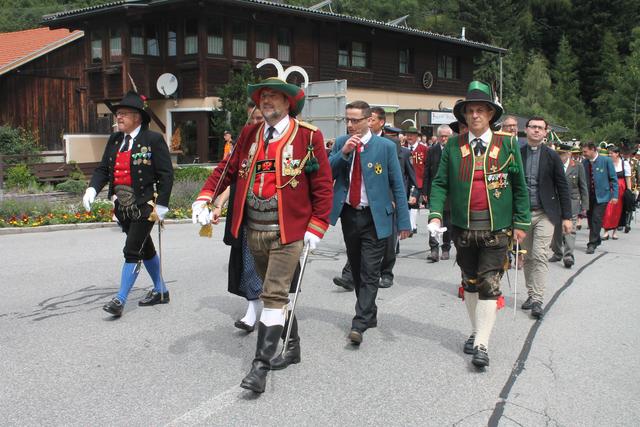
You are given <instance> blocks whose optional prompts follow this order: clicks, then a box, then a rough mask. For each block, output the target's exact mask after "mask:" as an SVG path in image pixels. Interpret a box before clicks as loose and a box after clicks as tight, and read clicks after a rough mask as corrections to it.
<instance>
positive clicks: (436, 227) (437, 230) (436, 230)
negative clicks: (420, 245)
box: [427, 221, 447, 238]
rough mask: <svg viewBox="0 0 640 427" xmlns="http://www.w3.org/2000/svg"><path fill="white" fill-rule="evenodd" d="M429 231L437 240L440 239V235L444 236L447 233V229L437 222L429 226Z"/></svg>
mask: <svg viewBox="0 0 640 427" xmlns="http://www.w3.org/2000/svg"><path fill="white" fill-rule="evenodd" d="M427 229H428V230H429V234H430V235H431V236H433V237H436V238H437V237H438V235H439V234H442V233H444V232H445V231H447V227H440V224H439V223H438V222H435V221H434V222H430V223H429V224H427Z"/></svg>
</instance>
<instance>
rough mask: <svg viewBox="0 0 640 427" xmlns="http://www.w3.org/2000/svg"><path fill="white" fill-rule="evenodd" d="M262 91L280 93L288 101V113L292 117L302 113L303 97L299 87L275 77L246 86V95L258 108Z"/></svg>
mask: <svg viewBox="0 0 640 427" xmlns="http://www.w3.org/2000/svg"><path fill="white" fill-rule="evenodd" d="M264 89H272V90H275V91H278V92H282V93H283V94H284V95H285V96H286V97H287V99H288V100H289V111H290V112H291V113H292V114H293V115H298V114H300V112H301V111H302V107H303V106H304V99H305V95H304V90H302V88H301V87H298V86H296V85H294V84H292V83H287V82H286V81H284V80H281V79H279V78H277V77H269V78H267V79H265V80H263V81H261V82H260V83H256V84H250V85H249V86H247V93H248V94H249V98H251V99H252V100H253V102H255V103H256V105H258V106H259V105H260V93H261V92H262V91H263V90H264Z"/></svg>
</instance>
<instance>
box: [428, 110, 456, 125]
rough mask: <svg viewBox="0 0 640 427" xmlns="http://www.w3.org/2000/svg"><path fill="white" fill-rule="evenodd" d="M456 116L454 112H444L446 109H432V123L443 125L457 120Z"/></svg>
mask: <svg viewBox="0 0 640 427" xmlns="http://www.w3.org/2000/svg"><path fill="white" fill-rule="evenodd" d="M456 120H457V119H456V116H454V115H453V113H449V112H444V111H432V112H431V124H432V125H442V124H445V123H446V124H449V123H451V122H455V121H456Z"/></svg>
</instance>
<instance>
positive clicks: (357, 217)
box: [329, 101, 411, 345]
mask: <svg viewBox="0 0 640 427" xmlns="http://www.w3.org/2000/svg"><path fill="white" fill-rule="evenodd" d="M370 115H371V110H370V107H369V104H367V103H366V102H364V101H354V102H351V103H349V104H348V105H347V107H346V115H345V120H346V121H347V132H348V133H349V134H348V135H345V136H341V137H339V138H337V139H336V143H335V144H334V146H333V149H332V151H331V156H330V157H329V163H330V164H331V170H332V172H333V179H334V185H333V190H334V192H333V208H332V210H331V224H333V225H335V224H336V223H337V221H338V218H340V222H341V224H342V233H343V236H344V242H345V246H346V248H347V258H348V260H349V263H350V264H351V268H352V274H353V282H354V285H355V291H356V297H357V302H356V315H355V317H354V318H353V321H352V323H351V331H350V332H349V339H350V340H351V342H352V343H354V344H356V345H359V344H360V343H361V342H362V334H363V333H364V332H365V331H366V330H367V329H368V328H372V327H375V326H377V323H378V319H377V311H378V308H377V307H376V303H375V300H376V296H377V293H378V282H379V276H378V274H379V272H380V265H381V262H382V258H383V256H384V252H385V248H386V247H387V238H388V237H389V236H390V235H391V234H392V233H394V232H395V228H394V224H393V223H394V220H396V221H397V223H396V226H397V229H398V230H399V233H400V239H404V238H406V237H408V236H409V233H410V230H411V223H410V221H409V208H408V205H407V196H406V193H405V191H404V188H403V187H404V183H403V179H402V175H401V174H400V162H399V161H398V154H397V149H396V147H395V144H394V143H393V142H391V141H390V140H388V139H386V138H382V137H379V136H377V135H373V134H372V133H371V130H370V129H369V123H368V121H369V116H370ZM394 213H395V214H396V215H394Z"/></svg>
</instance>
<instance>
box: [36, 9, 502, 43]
mask: <svg viewBox="0 0 640 427" xmlns="http://www.w3.org/2000/svg"><path fill="white" fill-rule="evenodd" d="M182 2H184V0H124V1H116V2H111V3H106V4H103V5H100V6H92V7H86V8H83V9H77V10H71V11H66V12H60V13H56V14H52V15H46V16H44V17H43V18H42V22H41V23H42V25H45V26H49V27H52V28H60V27H64V26H65V25H68V24H69V23H71V22H77V21H78V20H79V19H81V18H85V17H94V16H97V15H101V14H105V13H110V12H113V11H116V10H120V9H127V8H131V7H136V8H138V7H156V6H162V5H169V4H172V3H182ZM202 3H203V4H204V3H227V4H233V5H235V6H245V7H252V8H256V9H262V10H269V11H275V12H280V13H283V12H284V13H290V14H293V15H297V16H300V17H306V18H310V19H318V20H325V21H330V22H336V23H341V22H347V23H351V24H356V25H362V26H366V27H369V28H376V29H380V30H385V31H390V32H393V33H399V34H406V35H411V36H415V37H422V38H426V39H430V40H434V41H440V42H443V43H452V44H456V45H460V46H465V47H469V48H472V49H478V50H482V51H486V52H492V53H496V54H500V55H502V54H505V53H507V49H504V48H501V47H498V46H492V45H490V44H486V43H480V42H474V41H471V40H467V39H463V38H457V37H453V36H447V35H444V34H438V33H433V32H430V31H424V30H417V29H415V28H409V27H404V26H399V25H394V24H389V23H385V22H381V21H375V20H372V19H365V18H359V17H355V16H348V15H341V14H339V13H334V12H328V11H325V10H314V9H309V8H306V7H302V6H294V5H290V4H283V3H275V2H273V1H267V0H216V1H213V0H204V1H202Z"/></svg>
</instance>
